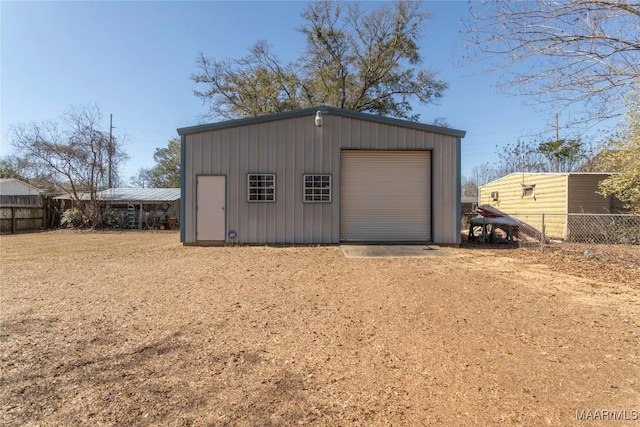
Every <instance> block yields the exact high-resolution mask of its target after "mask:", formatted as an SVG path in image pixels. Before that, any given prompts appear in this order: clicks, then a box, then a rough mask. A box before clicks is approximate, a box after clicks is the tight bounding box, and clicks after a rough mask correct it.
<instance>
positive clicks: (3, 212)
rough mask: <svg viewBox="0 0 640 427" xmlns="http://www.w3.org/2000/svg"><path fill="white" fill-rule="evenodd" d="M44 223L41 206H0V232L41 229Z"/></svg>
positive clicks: (44, 212)
mask: <svg viewBox="0 0 640 427" xmlns="http://www.w3.org/2000/svg"><path fill="white" fill-rule="evenodd" d="M45 224H46V209H45V208H44V207H43V206H32V205H14V206H2V207H0V232H2V233H3V234H5V233H12V234H15V233H17V232H21V231H33V230H41V229H43V228H45Z"/></svg>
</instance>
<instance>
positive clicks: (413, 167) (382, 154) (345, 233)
mask: <svg viewBox="0 0 640 427" xmlns="http://www.w3.org/2000/svg"><path fill="white" fill-rule="evenodd" d="M340 240H342V241H361V242H362V241H398V242H400V241H431V152H430V151H362V150H342V153H341V166H340Z"/></svg>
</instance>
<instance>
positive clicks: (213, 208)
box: [196, 175, 226, 241]
mask: <svg viewBox="0 0 640 427" xmlns="http://www.w3.org/2000/svg"><path fill="white" fill-rule="evenodd" d="M197 186H198V187H197V195H196V197H197V199H196V209H197V217H196V240H218V241H219V240H225V237H226V236H225V233H226V230H225V228H226V226H225V218H226V217H225V200H226V189H225V187H226V179H225V177H224V176H208V175H202V176H198V182H197Z"/></svg>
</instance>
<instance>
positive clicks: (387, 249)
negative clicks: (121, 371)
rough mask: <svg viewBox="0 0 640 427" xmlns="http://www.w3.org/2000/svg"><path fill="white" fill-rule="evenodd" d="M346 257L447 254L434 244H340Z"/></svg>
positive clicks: (410, 256)
mask: <svg viewBox="0 0 640 427" xmlns="http://www.w3.org/2000/svg"><path fill="white" fill-rule="evenodd" d="M340 248H341V249H342V253H344V256H345V257H347V258H427V257H434V256H436V257H438V256H449V255H450V254H449V253H448V252H447V251H444V250H442V249H440V248H439V247H438V246H434V245H428V246H425V245H340Z"/></svg>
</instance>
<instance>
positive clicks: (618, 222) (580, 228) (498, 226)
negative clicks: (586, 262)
mask: <svg viewBox="0 0 640 427" xmlns="http://www.w3.org/2000/svg"><path fill="white" fill-rule="evenodd" d="M509 217H510V218H508V220H502V219H500V218H486V219H478V218H475V219H474V220H473V224H475V225H476V226H475V227H473V226H471V225H472V222H471V220H470V218H465V219H463V229H468V230H469V240H477V241H481V242H486V243H511V242H513V243H514V244H516V243H517V244H518V245H519V246H524V247H540V248H545V247H546V246H548V245H550V244H554V243H562V242H567V243H569V242H570V243H588V244H609V245H611V244H613V245H640V215H616V214H605V215H599V214H510V215H509Z"/></svg>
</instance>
